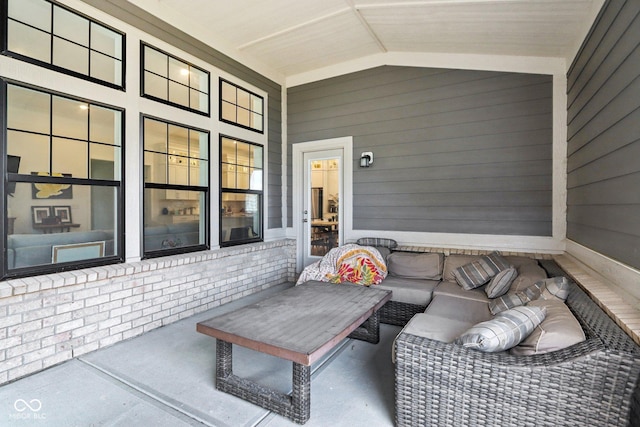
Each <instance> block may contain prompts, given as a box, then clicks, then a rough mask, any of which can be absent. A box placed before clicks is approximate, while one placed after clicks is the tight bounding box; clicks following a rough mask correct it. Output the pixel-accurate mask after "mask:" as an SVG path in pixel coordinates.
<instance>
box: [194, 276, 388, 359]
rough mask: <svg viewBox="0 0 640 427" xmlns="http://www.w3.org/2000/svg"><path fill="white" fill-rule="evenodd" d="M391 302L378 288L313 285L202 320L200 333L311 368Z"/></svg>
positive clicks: (321, 283)
mask: <svg viewBox="0 0 640 427" xmlns="http://www.w3.org/2000/svg"><path fill="white" fill-rule="evenodd" d="M390 299H391V291H386V290H383V289H376V288H375V286H372V287H366V286H359V285H351V284H340V285H336V284H331V283H323V282H315V281H311V282H307V283H304V284H302V285H299V286H294V287H292V288H289V289H287V290H285V291H282V292H279V293H277V294H276V295H274V296H272V297H269V298H267V299H265V300H263V301H260V302H258V303H255V304H252V305H249V306H246V307H243V308H240V309H238V310H235V311H232V312H230V313H226V314H222V315H220V316H216V317H213V318H211V319H209V320H206V321H204V322H200V323H198V325H197V331H198V332H201V333H203V334H206V335H210V336H212V337H215V338H219V339H221V340H224V341H227V342H230V343H233V344H238V345H241V346H243V347H247V348H250V349H253V350H257V351H260V352H262V353H267V354H270V355H273V356H277V357H281V358H283V359H287V360H291V361H293V362H296V363H300V364H303V365H307V366H308V365H311V364H312V363H313V362H315V361H316V360H318V359H319V358H320V357H322V356H323V355H324V354H325V353H327V352H328V351H329V350H331V349H332V348H333V347H335V346H336V345H337V344H338V343H339V342H340V341H342V340H343V339H344V338H345V337H347V336H348V335H349V334H350V333H351V332H353V331H354V330H355V329H356V328H357V327H358V326H360V325H361V324H362V323H363V322H364V321H365V320H367V319H368V318H369V317H370V316H371V315H372V314H373V313H374V312H376V311H377V310H378V309H380V307H382V306H383V305H384V304H385V303H386V302H387V301H388V300H390Z"/></svg>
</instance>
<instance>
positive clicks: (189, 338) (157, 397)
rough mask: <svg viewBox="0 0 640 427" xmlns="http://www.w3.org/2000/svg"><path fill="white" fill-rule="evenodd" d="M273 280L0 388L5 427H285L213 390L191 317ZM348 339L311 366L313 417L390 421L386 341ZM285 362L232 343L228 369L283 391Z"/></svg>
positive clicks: (315, 426)
mask: <svg viewBox="0 0 640 427" xmlns="http://www.w3.org/2000/svg"><path fill="white" fill-rule="evenodd" d="M288 286H290V285H286V284H285V285H280V286H277V287H274V288H271V289H268V290H266V291H263V292H260V293H258V294H255V295H251V296H249V297H245V298H243V299H241V300H238V301H234V302H232V303H229V304H226V305H224V306H222V307H217V308H215V309H212V310H209V311H206V312H203V313H200V314H198V315H195V316H192V317H190V318H187V319H183V320H181V321H179V322H176V323H174V324H171V325H168V326H165V327H163V328H160V329H157V330H154V331H151V332H149V333H147V334H144V335H142V336H140V337H136V338H133V339H130V340H128V341H124V342H121V343H118V344H115V345H113V346H111V347H108V348H105V349H101V350H98V351H95V352H93V353H89V354H86V355H84V356H81V357H79V358H77V359H74V360H71V361H68V362H65V363H63V364H61V365H58V366H55V367H53V368H50V369H48V370H46V371H43V372H39V373H37V374H34V375H31V376H29V377H26V378H23V379H20V380H18V381H15V382H13V383H10V384H6V385H4V386H2V387H0V402H2V403H1V404H0V405H1V406H2V411H0V425H2V426H22V427H24V426H56V427H57V426H65V427H67V426H83V427H84V426H123V427H124V426H127V427H129V426H154V427H160V426H167V427H179V426H261V427H265V426H269V427H276V426H292V425H297V424H295V423H293V422H291V421H289V420H288V419H286V418H283V417H281V416H279V415H276V414H274V413H272V412H270V411H268V410H266V409H262V408H260V407H258V406H255V405H252V404H250V403H248V402H246V401H244V400H242V399H239V398H236V397H233V396H231V395H228V394H226V393H222V392H219V391H217V390H216V389H215V386H214V382H215V347H216V346H215V339H214V338H211V337H208V336H206V335H203V334H200V333H198V332H196V323H197V322H199V321H202V320H205V319H208V318H210V317H213V316H215V315H217V314H221V313H223V312H227V311H230V310H233V309H236V308H238V307H241V306H243V305H246V304H250V303H253V302H256V301H258V300H260V299H263V298H266V297H267V296H269V295H271V294H273V293H274V292H277V291H279V290H282V289H284V288H286V287H288ZM399 331H400V328H399V327H395V326H390V325H384V324H383V325H381V330H380V332H381V340H380V343H379V344H376V345H373V344H369V343H366V342H362V341H357V340H352V339H345V340H343V341H342V343H341V344H340V345H339V346H337V347H336V348H335V349H334V351H333V352H331V353H330V354H328V355H327V356H325V357H324V358H323V359H322V360H320V361H318V362H317V363H315V364H314V365H313V366H312V382H311V418H310V419H309V421H308V422H307V423H306V424H305V425H306V426H312V427H320V426H322V427H324V426H350V427H356V426H368V427H370V426H392V425H393V417H394V403H393V396H394V391H393V376H394V373H393V364H392V362H391V347H392V344H393V339H394V338H395V336H396V335H397V334H398V333H399ZM291 371H292V367H291V362H288V361H285V360H282V359H278V358H276V357H272V356H268V355H265V354H261V353H257V352H254V351H252V350H248V349H245V348H242V347H238V346H234V372H235V373H237V374H238V375H240V376H242V377H248V378H250V379H252V380H255V381H258V382H260V383H261V384H263V385H266V386H269V387H272V388H274V389H276V390H278V391H281V392H289V391H290V389H291Z"/></svg>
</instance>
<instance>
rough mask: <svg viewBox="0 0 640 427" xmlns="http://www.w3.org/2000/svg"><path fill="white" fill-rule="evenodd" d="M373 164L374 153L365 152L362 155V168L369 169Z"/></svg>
mask: <svg viewBox="0 0 640 427" xmlns="http://www.w3.org/2000/svg"><path fill="white" fill-rule="evenodd" d="M372 164H373V153H372V152H371V151H365V152H364V153H362V154H361V155H360V167H361V168H368V167H369V166H371V165H372Z"/></svg>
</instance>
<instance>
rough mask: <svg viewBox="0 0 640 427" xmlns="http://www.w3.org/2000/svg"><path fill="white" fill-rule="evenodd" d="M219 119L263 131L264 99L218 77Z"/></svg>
mask: <svg viewBox="0 0 640 427" xmlns="http://www.w3.org/2000/svg"><path fill="white" fill-rule="evenodd" d="M220 93H221V94H222V95H221V97H220V120H222V121H223V122H227V123H232V124H235V125H238V126H240V127H244V128H247V129H252V130H256V131H258V132H263V130H264V100H263V98H262V97H261V96H258V95H256V94H255V93H251V92H249V91H248V90H246V89H243V88H241V87H240V86H237V85H234V84H233V83H230V82H228V81H226V80H223V79H220Z"/></svg>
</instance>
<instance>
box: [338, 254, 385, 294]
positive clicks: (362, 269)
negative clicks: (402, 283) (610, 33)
mask: <svg viewBox="0 0 640 427" xmlns="http://www.w3.org/2000/svg"><path fill="white" fill-rule="evenodd" d="M336 268H337V272H336V273H335V274H330V275H327V277H328V279H329V281H330V282H332V283H343V282H349V283H355V284H357V285H365V286H370V285H377V284H379V283H380V282H382V281H383V280H384V278H385V277H387V266H386V264H385V263H384V259H382V256H381V255H380V254H379V253H378V251H377V250H376V249H374V248H367V247H360V248H355V249H352V250H348V251H346V252H344V253H343V254H342V255H341V256H340V257H339V258H338V260H337V262H336Z"/></svg>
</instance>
